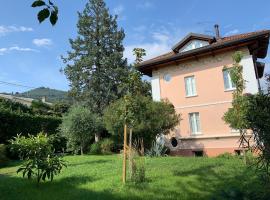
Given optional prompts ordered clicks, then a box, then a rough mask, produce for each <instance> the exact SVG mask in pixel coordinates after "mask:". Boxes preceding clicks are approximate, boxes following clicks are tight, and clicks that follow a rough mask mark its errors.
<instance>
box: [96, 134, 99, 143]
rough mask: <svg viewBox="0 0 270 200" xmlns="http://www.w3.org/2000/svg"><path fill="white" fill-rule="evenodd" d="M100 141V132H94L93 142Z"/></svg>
mask: <svg viewBox="0 0 270 200" xmlns="http://www.w3.org/2000/svg"><path fill="white" fill-rule="evenodd" d="M99 141H100V133H95V142H99Z"/></svg>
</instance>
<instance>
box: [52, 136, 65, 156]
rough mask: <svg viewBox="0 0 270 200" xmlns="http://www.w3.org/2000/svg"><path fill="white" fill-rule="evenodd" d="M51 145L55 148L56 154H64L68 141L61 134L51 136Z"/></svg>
mask: <svg viewBox="0 0 270 200" xmlns="http://www.w3.org/2000/svg"><path fill="white" fill-rule="evenodd" d="M49 143H50V144H51V145H52V146H53V149H54V151H55V152H57V153H59V152H61V153H64V152H65V151H66V149H67V139H66V138H65V137H63V136H62V135H60V134H59V133H57V134H53V135H50V136H49Z"/></svg>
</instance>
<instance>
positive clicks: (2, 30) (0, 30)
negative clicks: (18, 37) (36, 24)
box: [0, 25, 34, 36]
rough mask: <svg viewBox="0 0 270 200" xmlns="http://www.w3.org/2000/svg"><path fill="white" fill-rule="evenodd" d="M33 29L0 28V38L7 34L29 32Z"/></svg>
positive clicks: (20, 27)
mask: <svg viewBox="0 0 270 200" xmlns="http://www.w3.org/2000/svg"><path fill="white" fill-rule="evenodd" d="M33 30H34V29H33V28H31V27H25V26H3V25H1V26H0V36H4V35H6V34H8V33H12V32H31V31H33Z"/></svg>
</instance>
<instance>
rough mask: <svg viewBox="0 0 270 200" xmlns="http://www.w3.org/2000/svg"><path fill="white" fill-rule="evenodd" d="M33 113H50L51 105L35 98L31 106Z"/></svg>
mask: <svg viewBox="0 0 270 200" xmlns="http://www.w3.org/2000/svg"><path fill="white" fill-rule="evenodd" d="M30 108H31V109H32V111H33V113H35V114H38V115H49V114H50V113H51V106H49V105H48V104H45V103H43V102H42V101H40V100H39V101H37V100H34V101H32V104H31V106H30Z"/></svg>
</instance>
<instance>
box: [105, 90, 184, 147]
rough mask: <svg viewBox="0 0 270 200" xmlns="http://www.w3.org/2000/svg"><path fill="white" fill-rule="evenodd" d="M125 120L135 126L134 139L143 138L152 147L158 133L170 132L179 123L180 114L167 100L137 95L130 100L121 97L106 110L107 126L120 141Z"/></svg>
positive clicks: (147, 145) (146, 145) (146, 144)
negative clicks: (155, 99)
mask: <svg viewBox="0 0 270 200" xmlns="http://www.w3.org/2000/svg"><path fill="white" fill-rule="evenodd" d="M126 102H128V104H127V103H126ZM126 110H128V112H126ZM125 121H126V122H127V124H128V125H129V126H131V127H133V136H134V139H135V140H136V139H140V138H142V139H143V140H144V144H145V147H146V148H150V146H151V144H152V141H154V140H155V138H156V136H157V135H160V134H168V133H169V130H171V129H173V128H174V127H175V126H176V125H177V124H178V123H179V121H180V115H179V114H176V112H175V110H174V107H173V105H172V104H170V103H169V102H167V101H161V102H154V101H153V100H152V99H151V97H144V96H140V95H137V96H134V97H133V98H131V99H130V100H129V101H126V99H124V98H122V99H119V100H118V101H116V102H114V103H112V104H111V105H110V106H109V107H108V108H107V109H106V110H105V113H104V124H105V127H106V129H107V130H108V132H109V133H110V134H112V135H113V136H116V137H117V138H118V141H119V142H120V141H122V139H123V126H124V123H125Z"/></svg>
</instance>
